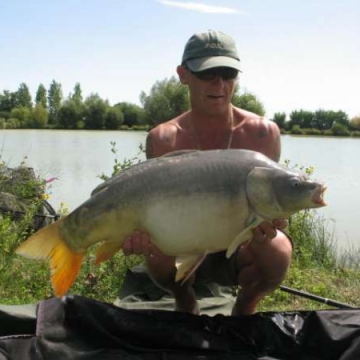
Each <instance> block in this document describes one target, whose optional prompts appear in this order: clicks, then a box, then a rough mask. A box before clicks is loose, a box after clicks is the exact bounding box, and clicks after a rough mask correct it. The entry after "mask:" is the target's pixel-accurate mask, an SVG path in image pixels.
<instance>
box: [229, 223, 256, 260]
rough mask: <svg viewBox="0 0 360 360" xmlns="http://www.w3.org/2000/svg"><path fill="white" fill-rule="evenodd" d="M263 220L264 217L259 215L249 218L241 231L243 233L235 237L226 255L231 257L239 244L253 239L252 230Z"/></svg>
mask: <svg viewBox="0 0 360 360" xmlns="http://www.w3.org/2000/svg"><path fill="white" fill-rule="evenodd" d="M262 222H263V219H262V218H260V217H258V216H254V217H251V218H250V219H249V220H248V222H247V224H246V227H245V229H244V230H243V231H241V233H240V234H239V235H238V236H237V237H236V238H235V240H234V241H233V242H232V243H231V244H230V246H229V247H228V249H227V251H226V257H227V258H229V257H230V256H231V255H232V254H233V253H234V252H235V251H236V249H237V248H238V246H240V245H241V244H242V243H244V242H246V241H248V240H249V239H251V237H252V230H253V229H254V228H256V227H257V226H258V225H259V224H260V223H262Z"/></svg>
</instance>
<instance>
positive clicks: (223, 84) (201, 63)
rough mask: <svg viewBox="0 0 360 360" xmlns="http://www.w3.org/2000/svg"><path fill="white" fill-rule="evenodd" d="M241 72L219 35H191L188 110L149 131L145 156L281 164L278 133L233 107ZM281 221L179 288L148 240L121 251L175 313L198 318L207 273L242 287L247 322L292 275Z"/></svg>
mask: <svg viewBox="0 0 360 360" xmlns="http://www.w3.org/2000/svg"><path fill="white" fill-rule="evenodd" d="M239 71H240V59H239V56H238V53H237V50H236V45H235V43H234V40H233V39H232V38H231V37H229V36H228V35H226V34H224V33H222V32H219V31H207V32H204V33H198V34H195V35H193V36H192V37H191V38H190V39H189V41H188V42H187V44H186V46H185V50H184V54H183V58H182V63H181V65H180V66H178V67H177V73H178V76H179V78H180V81H181V83H182V84H184V85H187V86H188V88H189V94H190V102H191V109H190V110H189V111H187V112H186V113H184V114H181V115H180V116H178V117H176V118H174V119H172V120H170V121H168V122H165V123H163V124H160V125H158V126H157V127H155V128H154V129H152V130H151V131H150V132H149V134H148V136H147V141H146V156H147V158H153V157H157V156H161V155H164V154H166V153H169V152H171V151H174V150H182V149H198V150H210V149H226V148H238V149H251V150H256V151H259V152H262V153H263V154H265V155H266V156H268V157H269V158H271V159H272V160H274V161H279V158H280V132H279V129H278V127H277V125H276V124H275V123H273V122H271V121H268V120H266V119H264V118H263V117H260V116H258V115H256V114H253V113H251V112H248V111H245V110H242V109H240V108H236V107H234V106H233V105H231V98H232V96H233V93H234V89H235V84H236V80H237V76H238V72H239ZM285 226H286V221H285V220H282V219H278V220H275V221H274V222H273V223H272V224H270V223H268V222H263V223H262V224H260V226H259V227H257V228H256V229H255V230H254V231H253V238H252V239H251V240H250V241H248V242H247V243H245V244H243V245H241V246H240V247H239V248H238V250H237V251H236V253H235V254H234V256H233V257H231V258H230V259H226V258H225V253H217V254H212V255H209V256H207V258H206V259H205V261H204V262H203V264H202V265H201V266H200V267H199V269H198V270H197V272H196V273H195V274H194V275H192V276H191V277H190V278H189V280H188V281H187V282H186V283H185V284H183V285H180V284H178V283H175V282H174V275H175V258H174V257H169V256H166V255H164V254H162V253H160V251H159V250H158V249H156V248H155V246H154V245H153V244H151V239H150V237H149V235H148V234H146V233H141V232H138V231H136V232H134V233H133V234H132V235H131V236H129V237H128V238H127V239H126V241H125V243H124V245H123V251H124V253H125V255H130V254H143V255H145V257H146V263H147V266H148V269H149V272H150V274H151V276H152V278H153V280H154V281H155V282H156V283H157V284H158V285H159V286H161V287H162V288H164V289H166V290H168V291H170V292H171V293H172V294H173V295H174V297H175V304H176V310H179V311H185V312H190V313H194V314H198V313H199V309H198V306H197V302H196V298H195V292H194V290H193V288H192V284H193V282H194V279H195V276H199V275H198V274H201V273H204V272H205V273H206V278H209V279H210V278H212V279H214V280H215V282H218V283H220V285H237V284H238V285H240V286H241V289H240V291H239V293H238V295H237V299H236V302H235V305H234V307H233V310H232V314H233V315H249V314H253V313H254V312H255V311H256V307H257V305H258V303H259V301H260V300H261V299H262V298H263V297H264V296H265V295H267V294H268V293H270V292H271V291H273V290H275V289H276V288H277V287H278V286H279V285H280V284H281V282H282V280H283V279H284V276H285V274H286V271H287V269H288V267H289V264H290V260H291V255H292V245H291V241H290V240H289V238H288V237H287V236H286V235H285V234H284V233H283V232H281V231H279V230H278V229H281V228H284V227H285Z"/></svg>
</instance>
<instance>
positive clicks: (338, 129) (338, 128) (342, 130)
mask: <svg viewBox="0 0 360 360" xmlns="http://www.w3.org/2000/svg"><path fill="white" fill-rule="evenodd" d="M331 132H332V134H333V135H335V136H349V135H350V131H349V130H348V128H347V127H346V126H345V125H343V124H340V123H335V124H334V125H333V126H332V127H331Z"/></svg>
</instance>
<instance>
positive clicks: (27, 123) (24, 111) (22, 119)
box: [10, 106, 32, 128]
mask: <svg viewBox="0 0 360 360" xmlns="http://www.w3.org/2000/svg"><path fill="white" fill-rule="evenodd" d="M10 118H11V119H17V120H18V121H19V127H21V128H29V127H31V125H32V109H29V108H28V107H26V106H18V107H16V108H14V109H12V110H11V112H10Z"/></svg>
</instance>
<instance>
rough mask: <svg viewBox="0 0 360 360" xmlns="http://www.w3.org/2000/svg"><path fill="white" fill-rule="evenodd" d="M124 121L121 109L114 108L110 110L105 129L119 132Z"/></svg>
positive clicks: (106, 116)
mask: <svg viewBox="0 0 360 360" xmlns="http://www.w3.org/2000/svg"><path fill="white" fill-rule="evenodd" d="M123 121H124V114H123V113H122V111H121V110H120V108H119V107H116V106H113V107H111V108H109V109H108V111H107V112H106V115H105V124H104V126H105V129H108V130H117V129H119V127H120V125H121V124H122V123H123Z"/></svg>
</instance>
